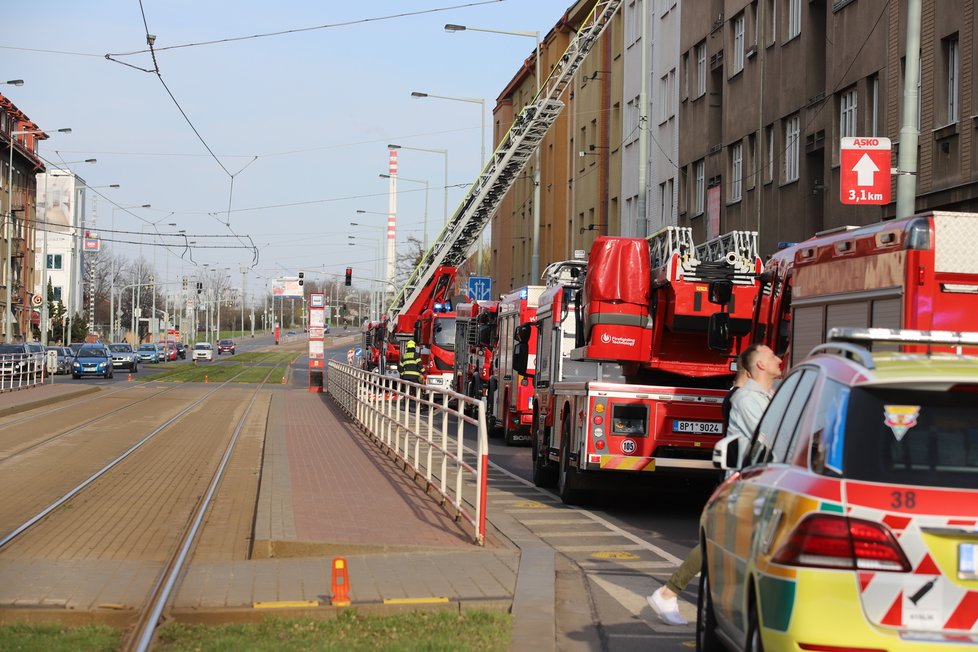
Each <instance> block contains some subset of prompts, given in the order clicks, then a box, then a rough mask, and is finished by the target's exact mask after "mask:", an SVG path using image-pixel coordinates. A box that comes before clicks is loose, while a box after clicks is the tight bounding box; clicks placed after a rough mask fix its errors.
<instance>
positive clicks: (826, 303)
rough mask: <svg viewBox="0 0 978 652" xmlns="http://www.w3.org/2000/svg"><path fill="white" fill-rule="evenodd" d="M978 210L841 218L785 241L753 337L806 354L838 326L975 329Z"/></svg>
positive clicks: (769, 271) (790, 359)
mask: <svg viewBox="0 0 978 652" xmlns="http://www.w3.org/2000/svg"><path fill="white" fill-rule="evenodd" d="M976 237H978V214H976V213H947V212H937V211H935V212H931V213H925V214H921V215H915V216H913V217H907V218H902V219H899V220H890V221H887V222H880V223H878V224H872V225H869V226H865V227H861V228H856V227H842V228H839V229H833V230H831V231H825V232H822V233H819V234H817V235H816V236H815V237H814V238H811V239H809V240H806V241H805V242H801V243H798V244H795V245H791V246H789V247H787V248H784V249H782V250H781V251H779V252H778V253H776V254H775V255H773V256H772V257H771V259H770V260H768V262H767V264H766V265H765V268H764V272H763V273H762V274H761V276H760V279H759V282H760V290H759V294H758V301H757V305H756V307H755V310H754V320H753V322H754V323H753V334H752V336H753V339H754V341H757V342H763V343H765V344H767V345H768V346H770V347H771V348H772V349H774V351H775V353H777V354H778V355H781V356H784V357H785V363H786V364H785V366H786V367H788V366H790V365H791V364H792V363H794V362H797V361H798V360H801V359H802V358H804V357H805V356H806V355H808V352H809V351H811V349H812V347H814V346H815V345H817V344H821V343H823V342H824V341H825V336H826V333H828V331H829V329H830V328H833V327H835V326H850V327H867V326H870V327H880V328H908V329H917V330H944V331H962V330H974V329H975V324H974V321H973V320H974V319H975V316H976V315H978V256H976V255H975V253H974V247H973V245H972V243H973V242H975V241H976Z"/></svg>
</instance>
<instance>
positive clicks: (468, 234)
mask: <svg viewBox="0 0 978 652" xmlns="http://www.w3.org/2000/svg"><path fill="white" fill-rule="evenodd" d="M621 4H622V0H605V1H603V2H598V3H597V4H596V5H595V6H594V9H593V10H592V11H591V13H590V14H589V15H588V17H587V18H586V19H585V20H584V24H583V25H582V27H581V28H580V30H579V31H578V32H577V34H576V35H575V36H574V38H572V39H571V42H570V44H569V45H568V46H567V49H566V50H565V51H564V54H563V55H562V56H561V58H560V60H559V61H558V63H557V65H556V66H555V67H554V69H553V71H551V73H550V76H549V77H548V78H547V80H546V82H545V83H543V84H541V86H540V91H539V92H538V93H537V96H536V97H535V98H534V100H533V101H532V102H531V103H529V104H527V105H526V106H525V107H523V110H522V111H521V112H520V114H519V116H517V118H516V120H514V121H513V126H512V127H510V129H509V131H508V132H507V133H506V135H505V136H504V137H503V138H502V140H501V141H500V143H499V146H498V147H497V148H496V151H494V152H493V154H492V158H491V159H490V160H489V162H488V163H487V164H486V166H485V167H484V168H483V169H482V172H481V173H480V174H479V177H478V179H476V181H475V183H474V184H473V185H472V186H471V187H470V188H469V190H468V192H467V193H466V195H465V197H464V198H463V199H462V202H461V203H460V204H459V206H458V208H457V209H456V210H455V213H454V215H453V216H452V218H451V219H450V220H449V221H448V224H446V225H445V228H444V229H442V231H441V233H440V234H439V235H438V237H437V238H436V239H435V242H434V244H432V246H431V248H430V249H428V251H426V252H425V254H424V257H423V259H422V261H421V263H420V264H419V265H418V266H417V267H416V268H415V269H414V271H413V272H412V273H411V276H410V277H409V278H408V280H407V282H406V283H405V285H404V287H403V288H401V291H400V292H398V293H397V295H396V296H395V297H394V299H393V301H391V304H390V307H389V308H388V316H389V318H390V323H397V320H398V317H399V316H400V315H401V313H403V312H405V311H407V310H410V309H411V307H412V306H414V305H415V303H416V302H417V300H418V299H419V298H420V297H421V295H422V294H423V293H424V292H425V286H427V285H428V284H429V283H431V281H432V279H433V278H434V276H435V274H436V271H437V270H438V269H439V268H440V267H444V266H452V267H457V266H458V265H460V264H462V262H463V261H464V260H465V258H466V257H467V256H468V254H469V251H470V250H471V249H472V247H473V246H474V245H475V244H476V243H477V242H478V240H479V237H480V236H481V235H482V231H483V230H484V229H485V228H486V225H488V224H489V220H490V219H491V218H492V215H493V214H494V213H495V212H496V209H497V208H498V207H499V203H500V202H501V201H502V199H503V197H505V196H506V193H507V192H509V190H510V188H512V186H513V183H514V182H515V180H516V177H517V176H519V174H520V173H521V172H522V171H523V168H524V167H526V164H527V162H528V161H529V160H530V157H531V156H532V155H533V152H534V151H535V150H536V148H537V147H538V146H539V145H540V142H541V141H542V140H543V138H544V136H545V135H546V134H547V132H548V131H549V130H550V127H551V126H552V125H553V124H554V122H555V121H556V120H557V116H558V115H560V112H561V110H563V108H564V103H563V102H562V101H560V97H561V95H563V93H564V92H565V91H566V90H567V88H568V86H570V84H571V82H572V81H573V79H574V75H575V73H576V72H577V70H578V68H579V67H580V66H581V64H582V63H583V62H584V60H585V59H586V58H587V55H588V53H589V52H590V51H591V48H592V47H593V46H594V44H595V42H596V41H597V40H598V37H600V36H601V33H602V32H603V31H604V30H605V28H606V27H607V26H608V25H609V24H611V19H612V17H613V16H614V15H615V12H617V11H618V9H619V7H620V6H621ZM537 56H539V54H538V55H537ZM534 237H536V236H534Z"/></svg>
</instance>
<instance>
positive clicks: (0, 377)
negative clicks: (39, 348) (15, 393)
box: [0, 353, 47, 392]
mask: <svg viewBox="0 0 978 652" xmlns="http://www.w3.org/2000/svg"><path fill="white" fill-rule="evenodd" d="M44 364H45V361H44V354H43V353H4V354H2V355H0V392H7V391H10V390H12V389H23V388H25V387H34V386H35V385H42V384H44V380H45V378H47V372H46V371H45V370H44Z"/></svg>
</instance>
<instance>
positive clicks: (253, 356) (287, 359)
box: [234, 351, 299, 364]
mask: <svg viewBox="0 0 978 652" xmlns="http://www.w3.org/2000/svg"><path fill="white" fill-rule="evenodd" d="M298 357H299V354H298V353H296V352H295V351H249V352H248V353H238V354H237V355H235V356H234V361H235V362H272V363H278V362H284V363H286V364H289V363H291V362H294V361H295V360H296V358H298Z"/></svg>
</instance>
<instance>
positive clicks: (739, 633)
mask: <svg viewBox="0 0 978 652" xmlns="http://www.w3.org/2000/svg"><path fill="white" fill-rule="evenodd" d="M800 379H801V373H793V374H791V375H790V376H788V378H786V379H785V380H784V382H783V383H781V386H780V387H779V388H778V391H777V393H775V395H774V398H773V399H772V400H771V403H770V405H768V408H767V410H766V411H765V412H764V416H763V417H761V421H760V423H759V424H758V427H757V429H756V430H755V433H754V437H753V439H752V443H751V449H750V450H749V451H748V454H747V457H746V458H745V465H746V466H745V468H744V469H743V470H742V471H741V472H740V474H739V476H735V478H732V479H731V480H730V481H728V482H726V483H725V484H724V485H721V487H720V489H719V490H718V492H717V494H715V495H714V497H713V499H711V501H710V504H709V505H708V506H707V510H708V512H709V519H708V520H707V522H705V526H706V527H705V528H704V530H705V537H706V560H707V567H708V572H709V575H710V593H711V595H712V598H713V605H714V610H715V612H716V617H717V624H718V625H719V627H720V628H721V629H723V630H724V631H725V632H726V634H727V635H728V636H730V637H731V638H733V639H734V640H737V641H742V640H744V637H745V636H746V631H747V607H748V602H747V596H748V594H749V591H748V588H749V585H748V580H749V578H750V572H751V571H752V568H753V565H752V559H751V550H752V548H753V546H754V529H755V527H756V526H757V521H758V519H759V517H760V514H759V513H755V508H756V506H757V505H758V504H761V505H763V504H764V502H765V501H766V500H767V498H766V493H767V492H768V487H769V486H770V485H771V484H772V483H774V482H776V478H775V477H772V469H770V468H768V466H767V464H766V463H767V456H768V451H769V446H768V442H771V441H772V437H775V436H776V435H777V433H778V429H779V427H780V424H781V421H782V420H783V418H784V415H785V412H786V410H787V409H788V405H789V403H790V402H791V397H792V394H793V393H794V390H795V388H796V387H797V386H798V382H799V380H800ZM758 433H764V437H763V438H762V437H759V435H758ZM775 473H776V471H775ZM759 501H760V502H759Z"/></svg>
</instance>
